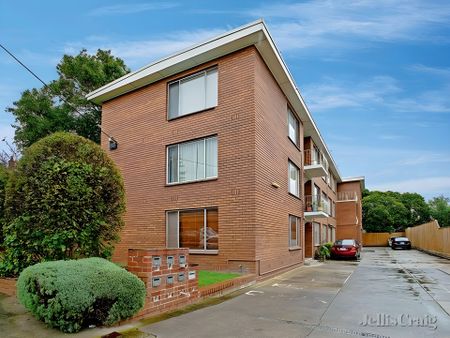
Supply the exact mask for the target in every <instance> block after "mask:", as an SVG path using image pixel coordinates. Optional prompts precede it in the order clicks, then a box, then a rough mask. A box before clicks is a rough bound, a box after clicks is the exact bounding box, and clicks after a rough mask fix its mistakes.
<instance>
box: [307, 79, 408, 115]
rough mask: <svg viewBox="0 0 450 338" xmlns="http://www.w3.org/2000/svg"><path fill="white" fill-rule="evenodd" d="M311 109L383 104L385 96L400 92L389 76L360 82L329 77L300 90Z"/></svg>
mask: <svg viewBox="0 0 450 338" xmlns="http://www.w3.org/2000/svg"><path fill="white" fill-rule="evenodd" d="M302 92H303V94H304V97H305V99H306V101H307V103H308V106H309V107H310V108H311V109H312V111H314V112H317V111H323V110H329V109H335V108H353V107H365V108H368V107H370V106H371V105H373V104H374V103H376V104H383V103H384V102H385V100H386V96H389V95H392V94H396V93H399V92H401V89H400V87H399V86H398V84H397V81H396V80H395V79H394V78H392V77H390V76H375V77H373V78H371V79H369V80H367V81H363V82H360V83H354V82H352V83H343V82H338V81H336V80H334V79H331V78H325V79H324V80H323V81H322V82H320V83H317V84H311V85H307V86H305V88H304V90H303V91H302Z"/></svg>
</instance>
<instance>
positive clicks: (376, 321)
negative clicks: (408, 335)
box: [359, 313, 437, 330]
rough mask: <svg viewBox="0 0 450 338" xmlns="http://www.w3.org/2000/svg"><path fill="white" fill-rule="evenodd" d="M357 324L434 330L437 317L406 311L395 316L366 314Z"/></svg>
mask: <svg viewBox="0 0 450 338" xmlns="http://www.w3.org/2000/svg"><path fill="white" fill-rule="evenodd" d="M359 325H361V326H374V327H396V326H400V327H425V328H429V329H432V330H436V329H437V317H436V316H431V315H425V316H413V315H410V314H406V313H403V314H401V315H396V316H394V315H390V314H386V313H376V314H375V315H369V314H366V315H365V317H364V319H363V320H362V322H360V323H359Z"/></svg>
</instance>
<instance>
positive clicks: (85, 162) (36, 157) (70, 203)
mask: <svg viewBox="0 0 450 338" xmlns="http://www.w3.org/2000/svg"><path fill="white" fill-rule="evenodd" d="M124 203H125V202H124V188H123V182H122V178H121V175H120V173H119V171H118V169H117V168H116V166H115V165H114V163H113V162H112V160H111V159H110V158H109V157H108V156H107V154H106V153H105V152H104V151H103V150H102V149H101V148H100V146H99V145H97V144H95V143H94V142H92V141H89V140H87V139H85V138H83V137H81V136H77V135H73V134H70V133H55V134H53V135H50V136H48V137H46V138H43V139H41V140H39V141H38V142H36V143H34V144H33V145H32V146H31V147H29V148H28V149H27V150H26V151H25V153H24V154H23V157H22V158H21V159H20V161H19V162H18V165H17V168H16V170H15V171H14V172H13V173H12V175H10V179H9V182H8V185H7V187H6V201H5V220H6V224H5V226H4V235H5V240H4V247H5V257H4V261H3V262H2V263H1V264H0V273H1V274H3V275H9V276H14V275H18V274H19V273H20V271H22V270H23V269H24V268H25V267H27V266H30V265H33V264H35V263H38V262H42V261H45V260H58V259H67V258H75V259H77V258H83V257H91V256H100V257H109V256H110V254H111V252H112V249H113V245H114V243H115V242H116V241H117V240H118V233H119V230H120V229H121V227H122V225H123V221H122V214H123V212H124V210H125V204H124Z"/></svg>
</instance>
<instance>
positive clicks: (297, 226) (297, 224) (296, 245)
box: [288, 215, 301, 249]
mask: <svg viewBox="0 0 450 338" xmlns="http://www.w3.org/2000/svg"><path fill="white" fill-rule="evenodd" d="M292 218H294V219H295V233H296V242H295V243H294V245H292V238H291V234H292V232H291V219H292ZM300 225H301V219H300V217H297V216H295V215H289V228H288V229H289V236H288V240H289V249H297V248H300V247H301V244H300V243H301V242H300V239H301V238H300Z"/></svg>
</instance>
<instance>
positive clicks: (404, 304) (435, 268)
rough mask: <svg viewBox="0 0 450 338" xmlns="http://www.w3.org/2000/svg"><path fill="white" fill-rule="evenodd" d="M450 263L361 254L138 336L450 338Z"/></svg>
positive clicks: (380, 252)
mask: <svg viewBox="0 0 450 338" xmlns="http://www.w3.org/2000/svg"><path fill="white" fill-rule="evenodd" d="M449 272H450V261H448V260H444V259H440V258H437V257H433V256H429V255H427V254H424V253H422V252H418V251H415V250H411V251H392V250H391V249H388V248H366V249H365V250H364V252H363V258H362V260H361V262H360V263H359V264H358V263H356V262H348V261H330V262H327V263H325V264H321V265H318V266H309V267H302V268H298V269H296V270H293V271H291V272H289V273H287V274H284V275H282V276H279V277H277V278H275V279H271V280H269V281H266V282H264V283H261V284H257V285H255V286H253V287H252V288H251V289H248V290H246V293H244V294H242V295H240V296H238V297H236V298H233V299H231V300H229V301H227V302H224V303H221V304H219V305H216V306H213V307H208V308H204V309H201V310H198V311H195V312H191V313H188V314H185V315H182V316H180V317H176V318H172V319H168V320H165V321H163V322H159V323H156V324H153V325H149V326H146V327H141V328H140V330H141V331H144V332H147V333H151V334H152V335H154V336H157V337H351V336H355V337H405V338H406V337H408V338H409V337H442V338H444V337H445V338H448V337H450V315H449V313H447V312H450V307H449V305H450V291H449V290H450V275H449Z"/></svg>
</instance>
